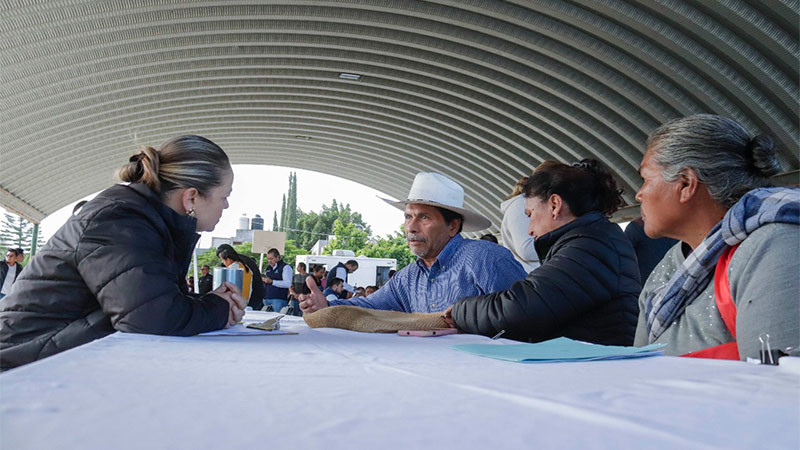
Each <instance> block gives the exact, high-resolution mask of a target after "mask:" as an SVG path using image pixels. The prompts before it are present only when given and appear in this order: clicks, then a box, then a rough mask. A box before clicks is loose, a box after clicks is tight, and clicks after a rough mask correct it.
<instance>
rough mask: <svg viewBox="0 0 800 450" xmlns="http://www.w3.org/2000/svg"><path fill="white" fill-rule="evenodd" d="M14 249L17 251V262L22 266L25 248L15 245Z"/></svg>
mask: <svg viewBox="0 0 800 450" xmlns="http://www.w3.org/2000/svg"><path fill="white" fill-rule="evenodd" d="M14 250H16V251H17V264H19V266H20V267H22V263H24V262H25V250H23V249H22V247H17V248H15V249H14Z"/></svg>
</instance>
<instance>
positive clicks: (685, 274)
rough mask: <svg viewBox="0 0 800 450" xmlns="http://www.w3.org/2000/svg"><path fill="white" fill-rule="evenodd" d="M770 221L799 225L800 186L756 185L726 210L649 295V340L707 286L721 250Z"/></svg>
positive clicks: (665, 327) (662, 331)
mask: <svg viewBox="0 0 800 450" xmlns="http://www.w3.org/2000/svg"><path fill="white" fill-rule="evenodd" d="M768 223H791V224H796V225H800V189H797V188H782V187H774V188H759V189H753V190H752V191H750V192H748V193H746V194H745V195H744V196H742V198H741V199H739V201H738V202H736V204H735V205H733V206H732V207H731V209H729V210H728V212H727V213H725V217H723V218H722V220H721V221H720V222H719V223H718V224H716V225H714V228H712V229H711V231H710V232H709V233H708V236H706V238H705V239H703V242H701V243H700V245H698V246H697V248H696V249H694V251H693V252H692V254H691V255H689V257H688V258H686V261H684V262H683V264H682V265H681V266H680V267H679V268H678V270H677V271H675V273H674V274H672V277H671V278H670V280H669V281H668V282H667V283H666V284H665V285H664V286H661V287H660V288H658V289H656V290H655V291H653V292H652V293H651V294H650V295H649V296H648V297H647V300H646V301H645V312H646V313H647V330H648V339H649V342H651V343H652V342H655V340H656V339H658V338H659V336H661V335H662V334H663V333H664V331H666V330H667V328H669V326H670V325H671V324H672V322H673V321H674V320H675V319H676V318H677V317H678V316H680V315H681V314H683V311H684V309H686V306H687V305H688V304H690V303H691V302H693V301H694V299H695V298H697V296H698V295H699V294H700V293H701V292H703V290H704V289H705V288H706V286H708V283H710V282H711V279H712V278H713V276H714V269H715V268H716V265H717V260H718V259H719V257H720V255H721V254H722V252H723V251H725V249H726V248H728V247H730V246H734V245H736V244H738V243H740V242H742V241H744V240H745V239H746V238H747V236H749V235H750V233H752V232H753V231H755V230H757V229H758V228H759V227H761V226H762V225H766V224H768Z"/></svg>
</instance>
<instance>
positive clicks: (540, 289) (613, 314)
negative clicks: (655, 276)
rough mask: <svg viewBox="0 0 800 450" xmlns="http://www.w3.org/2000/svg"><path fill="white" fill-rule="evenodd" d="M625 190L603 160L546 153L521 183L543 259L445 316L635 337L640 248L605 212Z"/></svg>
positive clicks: (536, 333)
mask: <svg viewBox="0 0 800 450" xmlns="http://www.w3.org/2000/svg"><path fill="white" fill-rule="evenodd" d="M621 194H622V190H621V189H619V187H618V186H617V183H616V181H615V180H614V177H613V176H612V175H611V173H610V172H609V171H608V170H607V169H606V168H604V167H602V166H601V165H600V164H599V163H598V161H596V160H594V159H584V160H582V161H581V162H578V163H574V164H572V165H568V164H563V163H560V162H555V161H545V162H544V163H542V165H540V166H539V167H537V168H536V170H535V171H534V172H533V174H532V175H531V176H530V177H528V179H527V180H526V181H525V183H524V184H523V186H522V195H524V198H525V210H526V213H527V214H528V216H529V217H530V225H529V228H528V229H529V231H528V232H529V233H530V234H531V236H533V239H534V242H535V244H536V251H537V253H538V254H539V255H541V256H542V260H541V262H542V265H541V266H540V267H539V268H538V269H536V270H534V271H532V272H530V273H529V274H528V276H527V277H526V278H525V279H524V280H521V281H519V282H517V283H515V284H514V285H513V286H511V287H510V289H506V290H501V291H498V292H494V293H490V294H484V295H479V296H475V297H468V298H464V299H462V300H459V301H457V302H456V303H455V304H454V305H453V306H452V307H451V308H450V309H448V310H447V311H445V314H444V316H445V320H447V321H448V322H449V323H450V325H452V326H455V327H457V328H458V329H459V330H462V331H466V332H468V333H472V334H483V335H485V336H494V335H496V334H497V333H500V332H501V331H502V332H504V333H505V334H503V336H504V337H508V338H511V339H516V340H521V341H530V342H539V341H545V340H548V339H553V338H556V337H561V336H564V337H568V338H571V339H575V340H579V341H584V342H592V343H595V344H603V345H631V344H632V343H633V336H634V332H635V331H636V317H637V314H638V312H639V311H638V307H637V303H636V299H637V297H638V295H639V291H640V290H641V284H640V283H639V268H638V266H637V265H636V254H635V253H634V252H633V247H632V246H631V243H630V242H629V241H628V239H627V238H626V237H625V234H624V233H623V232H622V229H620V227H619V225H617V224H615V223H611V222H610V221H609V220H608V217H609V216H610V215H611V214H613V213H614V212H615V211H616V210H617V209H618V208H619V207H620V205H622V204H623V200H622V195H621Z"/></svg>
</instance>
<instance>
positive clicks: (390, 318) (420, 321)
mask: <svg viewBox="0 0 800 450" xmlns="http://www.w3.org/2000/svg"><path fill="white" fill-rule="evenodd" d="M303 320H305V321H306V323H307V324H308V326H309V327H311V328H342V329H344V330H353V331H365V332H367V333H395V332H397V331H400V330H434V329H436V328H449V327H448V326H447V322H445V321H444V318H442V313H431V314H419V313H414V314H409V313H404V312H398V311H384V310H379V309H368V308H359V307H358V306H344V305H342V306H331V307H328V308H324V309H320V310H319V311H317V312H313V313H310V314H303Z"/></svg>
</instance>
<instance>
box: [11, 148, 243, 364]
mask: <svg viewBox="0 0 800 450" xmlns="http://www.w3.org/2000/svg"><path fill="white" fill-rule="evenodd" d="M118 174H119V178H120V180H122V181H123V182H127V183H125V184H117V185H114V186H112V187H110V188H108V189H106V190H105V191H103V192H101V193H100V194H98V195H97V197H95V198H94V199H93V200H91V201H89V202H87V203H86V204H84V205H83V206H82V207H81V208H80V209H79V210H78V211H77V212H75V213H74V214H73V215H72V217H70V218H69V220H67V222H66V223H65V224H64V225H63V226H62V227H61V228H60V229H59V230H58V231H57V232H56V233H55V234H54V235H53V237H52V238H51V239H50V240H49V241H48V242H47V244H45V246H44V247H43V248H42V250H41V251H40V252H39V253H38V254H36V256H35V257H34V258H32V259H31V261H30V263H29V264H28V267H26V268H25V271H24V272H23V273H22V274H21V275H20V277H19V279H18V280H17V281H16V283H15V284H14V289H13V291H12V292H11V294H10V295H8V296H7V297H5V298H4V299H3V303H2V308H0V369H8V368H12V367H17V366H20V365H23V364H27V363H29V362H32V361H36V360H38V359H41V358H45V357H47V356H50V355H53V354H56V353H59V352H61V351H64V350H67V349H70V348H73V347H77V346H79V345H82V344H85V343H87V342H90V341H92V340H95V339H98V338H101V337H104V336H107V335H109V334H111V333H113V332H115V331H125V332H129V333H149V334H161V335H170V336H191V335H194V334H198V333H202V332H206V331H211V330H216V329H219V328H223V327H226V326H229V325H231V324H234V323H236V322H237V321H239V320H240V319H241V318H242V316H243V314H244V307H245V305H246V303H247V301H246V300H245V299H244V298H243V297H242V296H241V295H240V293H239V291H238V289H237V288H236V286H234V285H232V284H230V283H226V284H224V285H222V286H221V287H219V288H218V289H216V290H214V291H211V292H209V293H207V294H205V295H203V296H196V295H194V294H190V293H189V292H188V287H187V286H186V282H185V280H186V272H187V269H188V266H189V259H190V257H191V255H192V251H193V249H194V246H195V244H196V243H197V239H198V238H199V235H198V234H197V232H199V231H212V230H213V229H214V227H215V226H216V224H217V222H218V221H219V219H220V216H221V215H222V211H223V210H224V209H225V208H227V207H228V200H227V198H228V196H229V195H230V193H231V186H232V184H233V171H232V169H231V165H230V162H229V161H228V156H227V155H226V154H225V152H224V151H222V149H221V148H220V147H219V146H218V145H216V144H215V143H213V142H211V141H210V140H208V139H206V138H203V137H200V136H180V137H177V138H174V139H171V140H169V141H167V142H166V143H165V144H164V145H162V146H161V147H159V148H158V149H156V148H153V147H144V148H143V149H142V150H141V151H140V152H139V153H137V154H135V155H133V156H131V158H130V159H129V160H128V163H127V164H125V165H124V166H123V167H122V168H120V170H119V172H118Z"/></svg>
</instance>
